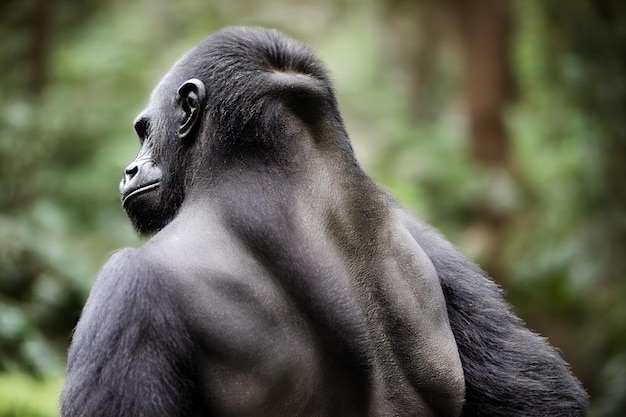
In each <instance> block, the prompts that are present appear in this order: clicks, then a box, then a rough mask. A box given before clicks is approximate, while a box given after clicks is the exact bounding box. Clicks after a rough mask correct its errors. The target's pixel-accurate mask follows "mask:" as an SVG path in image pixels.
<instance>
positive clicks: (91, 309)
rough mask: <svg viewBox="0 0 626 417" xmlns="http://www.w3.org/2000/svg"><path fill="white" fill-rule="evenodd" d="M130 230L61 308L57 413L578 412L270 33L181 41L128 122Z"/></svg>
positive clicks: (467, 264) (574, 399)
mask: <svg viewBox="0 0 626 417" xmlns="http://www.w3.org/2000/svg"><path fill="white" fill-rule="evenodd" d="M135 130H136V132H137V135H138V136H139V142H140V149H139V153H138V155H137V157H136V158H135V159H134V161H132V163H131V164H130V165H129V166H128V167H127V168H126V170H125V173H124V177H123V180H122V181H121V184H120V195H121V202H122V206H123V208H124V209H125V211H126V213H127V214H128V216H129V218H130V220H131V222H132V224H133V225H134V227H135V228H136V230H137V231H138V232H139V233H140V234H143V235H152V237H151V238H150V239H149V240H148V241H147V242H146V243H145V244H144V245H143V246H141V247H140V248H137V249H123V250H120V251H118V252H116V253H115V254H113V255H112V256H111V258H110V259H109V260H108V262H106V264H105V265H104V267H103V268H102V270H101V271H100V273H99V276H98V278H97V280H96V282H95V283H94V285H93V288H92V290H91V293H90V295H89V298H88V300H87V303H86V305H85V307H84V310H83V312H82V315H81V318H80V321H79V322H78V324H77V327H76V330H75V333H74V336H73V341H72V345H71V347H70V350H69V354H68V362H67V375H66V379H65V384H64V387H63V392H62V396H61V415H62V416H63V417H112V416H133V417H148V416H150V417H159V416H168V417H192V416H193V417H200V416H202V417H205V416H206V417H208V416H273V417H280V416H285V417H287V416H289V417H291V416H311V417H312V416H318V417H327V416H340V417H349V416H372V417H374V416H380V417H386V416H421V417H428V416H442V417H444V416H445V417H455V416H466V417H469V416H537V417H539V416H542V417H545V416H583V415H585V409H586V405H587V395H586V393H585V391H584V389H583V388H582V387H581V385H580V383H579V382H578V381H577V379H576V378H575V377H574V376H573V375H572V374H571V372H570V370H569V367H568V365H567V364H566V363H565V361H564V360H563V359H562V358H561V357H560V355H559V353H558V352H557V351H556V350H555V349H554V348H552V347H551V346H550V345H549V344H548V343H547V342H546V341H545V340H544V339H542V338H541V337H539V336H538V335H537V334H535V333H533V332H531V331H530V330H528V329H527V328H526V326H525V325H524V323H523V322H522V321H521V320H520V319H519V318H518V317H516V316H515V315H514V314H513V313H512V311H511V309H510V307H509V305H508V304H507V303H506V301H504V298H503V295H502V291H501V290H500V288H499V287H498V286H497V285H496V284H495V283H494V282H493V281H491V280H490V279H489V278H488V277H487V276H486V275H485V274H484V273H483V272H482V271H481V269H480V268H479V267H478V266H476V265H475V264H473V263H472V262H471V261H469V260H468V259H467V258H466V257H465V256H463V255H462V254H461V253H459V252H458V251H457V250H456V249H455V248H454V247H453V246H452V245H451V244H450V243H448V242H447V241H446V240H444V239H443V238H442V237H441V236H440V235H439V234H438V233H437V232H436V231H434V230H433V229H432V228H430V227H429V226H427V225H426V224H424V223H423V222H422V221H420V220H418V219H416V218H415V217H413V216H412V215H411V214H410V213H409V212H407V210H406V209H404V208H403V207H402V206H401V205H400V204H399V203H398V202H396V200H395V199H394V198H393V197H392V196H391V195H389V194H388V193H387V192H386V191H384V190H383V189H382V188H381V187H380V186H378V185H377V184H376V183H374V181H373V180H372V179H370V178H369V177H368V176H367V174H365V173H364V171H363V170H362V168H361V167H360V165H359V164H358V162H357V161H356V159H355V156H354V153H353V150H352V147H351V144H350V140H349V138H348V134H347V133H346V129H345V127H344V123H343V121H342V118H341V115H340V113H339V110H338V104H337V100H336V98H335V94H334V91H333V86H332V85H331V82H330V79H329V75H328V73H327V72H326V70H325V69H324V67H323V65H322V64H321V63H320V61H319V60H318V58H316V56H315V55H314V53H313V52H312V51H311V50H310V49H309V48H308V47H306V46H304V45H303V44H301V43H299V42H297V41H294V40H291V39H289V38H287V37H285V36H284V35H282V34H280V33H279V32H276V31H271V30H262V29H247V28H228V29H224V30H222V31H219V32H217V33H215V34H213V35H212V36H210V37H209V38H207V39H206V40H204V41H203V42H202V43H200V45H199V46H197V47H196V48H195V49H193V50H191V51H190V52H188V53H187V54H186V55H184V56H183V57H182V58H181V59H180V60H179V61H178V62H177V63H176V64H175V65H174V66H173V68H172V69H171V70H170V71H169V72H168V73H167V75H166V76H165V77H164V78H163V80H162V81H161V82H160V83H159V84H158V86H157V87H156V89H155V90H154V92H153V94H152V96H151V98H150V102H149V105H148V107H147V109H146V110H144V111H143V112H142V113H141V114H140V115H139V116H138V118H137V119H136V121H135Z"/></svg>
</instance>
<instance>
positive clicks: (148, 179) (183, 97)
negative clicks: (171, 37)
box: [120, 79, 206, 235]
mask: <svg viewBox="0 0 626 417" xmlns="http://www.w3.org/2000/svg"><path fill="white" fill-rule="evenodd" d="M167 86H168V83H167V81H164V82H163V84H162V88H166V87H167ZM158 94H161V95H164V94H166V93H165V92H161V90H158V89H157V91H156V93H155V99H153V100H152V102H151V105H150V106H149V107H148V108H147V109H146V110H144V111H143V112H142V113H141V114H140V115H139V116H138V117H137V119H136V120H135V123H134V127H135V132H137V136H138V137H139V144H140V147H139V152H138V154H137V156H136V157H135V159H134V160H133V161H132V162H131V163H130V164H129V165H128V166H127V167H126V169H125V170H124V177H123V178H122V181H121V182H120V200H121V202H122V207H123V208H124V210H126V213H127V214H128V217H129V218H130V220H131V222H132V224H133V226H134V227H135V229H136V230H137V231H138V232H139V233H140V234H143V235H147V234H153V233H156V232H157V231H159V230H161V229H162V228H163V227H164V226H165V225H166V224H167V223H169V222H170V221H171V220H172V218H174V216H175V215H176V213H177V212H178V209H179V208H180V205H181V204H182V202H183V200H184V197H185V195H184V185H185V176H186V172H185V170H184V166H182V167H181V166H176V163H178V160H177V159H176V158H174V159H172V158H167V155H168V153H164V152H163V147H164V146H167V147H171V146H174V147H177V148H179V151H180V152H181V154H182V153H184V152H185V151H186V149H184V148H185V147H187V148H188V147H189V146H190V143H193V139H191V140H189V137H190V136H192V135H194V134H196V133H197V129H198V126H199V124H200V123H201V118H202V115H203V113H204V107H205V105H206V92H205V86H204V83H202V82H201V81H200V80H197V79H190V80H188V81H186V82H185V83H183V84H182V85H181V86H180V88H179V89H178V90H177V92H176V95H175V100H173V103H172V104H169V108H167V109H163V108H159V107H158V106H160V105H163V103H159V102H158V101H157V100H158V99H159V96H158ZM155 113H156V114H157V115H163V114H164V115H167V116H171V115H178V114H180V117H179V119H178V124H179V128H178V132H174V131H173V130H172V129H171V128H170V129H163V126H168V125H170V127H171V124H172V122H176V120H171V117H170V118H157V117H154V116H153V114H155ZM181 168H183V169H181Z"/></svg>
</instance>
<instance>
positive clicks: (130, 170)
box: [124, 162, 139, 183]
mask: <svg viewBox="0 0 626 417" xmlns="http://www.w3.org/2000/svg"><path fill="white" fill-rule="evenodd" d="M138 172H139V165H138V164H137V163H136V162H133V163H131V164H130V165H129V166H127V167H126V169H124V182H126V183H129V182H130V181H131V180H132V179H133V178H134V177H135V175H137V173H138Z"/></svg>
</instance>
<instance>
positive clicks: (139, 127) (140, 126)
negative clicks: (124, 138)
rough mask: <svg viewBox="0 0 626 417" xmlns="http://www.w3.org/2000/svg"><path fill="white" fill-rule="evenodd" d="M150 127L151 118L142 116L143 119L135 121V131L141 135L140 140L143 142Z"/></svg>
mask: <svg viewBox="0 0 626 417" xmlns="http://www.w3.org/2000/svg"><path fill="white" fill-rule="evenodd" d="M149 127H150V120H148V119H147V118H144V117H142V118H141V119H139V120H137V121H136V122H135V132H137V136H139V141H140V142H141V143H143V142H144V140H146V137H147V135H148V129H149Z"/></svg>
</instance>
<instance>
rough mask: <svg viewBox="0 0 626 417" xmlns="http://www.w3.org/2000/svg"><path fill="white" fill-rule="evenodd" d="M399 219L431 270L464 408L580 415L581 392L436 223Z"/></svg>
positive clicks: (541, 341) (562, 364)
mask: <svg viewBox="0 0 626 417" xmlns="http://www.w3.org/2000/svg"><path fill="white" fill-rule="evenodd" d="M404 223H405V225H406V227H407V228H408V229H409V231H410V232H411V234H412V235H413V237H414V238H415V240H416V241H417V242H418V243H419V245H420V246H421V247H422V248H423V249H424V251H425V252H426V253H427V254H428V256H429V258H430V260H431V261H432V263H433V264H434V266H435V269H436V270H437V274H438V275H439V279H440V280H441V285H442V288H443V292H444V296H445V298H446V304H447V309H448V317H449V320H450V326H451V327H452V332H453V334H454V337H455V339H456V343H457V346H458V349H459V354H460V356H461V362H462V363H463V371H464V373H465V389H466V393H465V405H464V408H463V416H479V415H485V416H502V417H504V416H513V415H516V416H517V415H519V416H536V417H542V416H584V415H585V409H586V407H587V394H586V392H585V391H584V390H583V388H582V387H581V385H580V383H579V382H578V381H577V380H576V378H575V377H574V376H573V375H572V374H571V372H570V370H569V367H568V365H567V363H566V362H565V361H564V360H563V359H562V358H561V357H560V355H559V354H558V352H557V351H556V350H555V349H554V348H553V347H552V346H550V345H549V344H548V343H547V342H546V341H545V340H544V339H543V338H541V337H540V336H538V335H537V334H535V333H533V332H532V331H530V330H529V329H528V328H527V327H526V326H525V325H524V323H523V322H522V320H521V319H519V318H518V317H517V316H515V314H513V312H512V311H511V309H510V307H509V305H508V304H507V302H506V301H505V300H504V298H503V294H502V290H501V289H500V288H499V287H498V286H497V285H496V284H495V283H494V282H493V281H492V280H490V279H489V278H488V277H487V276H486V275H485V273H484V272H483V271H482V270H481V269H480V268H479V267H478V266H477V265H476V264H474V263H473V262H471V261H469V260H468V259H467V258H466V257H465V256H464V255H463V254H462V253H460V252H459V251H458V250H457V249H456V248H454V247H453V246H452V245H451V244H450V243H449V242H448V241H446V240H445V239H444V238H442V237H441V236H440V235H439V234H438V233H437V232H436V231H435V230H433V229H432V228H430V227H429V226H427V225H425V224H423V223H422V222H420V221H418V220H417V219H415V218H414V217H413V216H412V215H411V214H409V213H405V214H404Z"/></svg>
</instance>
